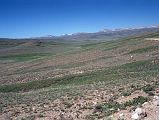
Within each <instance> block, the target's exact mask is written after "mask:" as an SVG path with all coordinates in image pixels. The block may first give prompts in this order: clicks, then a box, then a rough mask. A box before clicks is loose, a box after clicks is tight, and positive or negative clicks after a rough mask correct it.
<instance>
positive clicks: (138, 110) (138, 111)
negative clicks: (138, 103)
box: [135, 107, 145, 115]
mask: <svg viewBox="0 0 159 120" xmlns="http://www.w3.org/2000/svg"><path fill="white" fill-rule="evenodd" d="M135 113H137V114H138V115H141V114H145V110H144V109H142V108H139V107H138V108H136V110H135Z"/></svg>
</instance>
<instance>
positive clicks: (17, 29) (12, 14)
mask: <svg viewBox="0 0 159 120" xmlns="http://www.w3.org/2000/svg"><path fill="white" fill-rule="evenodd" d="M158 12H159V0H0V37H9V38H20V37H35V36H45V35H50V34H51V35H61V34H69V33H76V32H96V31H99V30H102V29H104V28H108V29H114V28H127V27H142V26H151V25H159V13H158Z"/></svg>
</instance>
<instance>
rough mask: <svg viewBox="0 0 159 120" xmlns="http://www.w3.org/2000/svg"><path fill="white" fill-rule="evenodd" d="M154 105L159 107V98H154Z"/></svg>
mask: <svg viewBox="0 0 159 120" xmlns="http://www.w3.org/2000/svg"><path fill="white" fill-rule="evenodd" d="M153 104H154V105H155V106H159V96H154V97H153Z"/></svg>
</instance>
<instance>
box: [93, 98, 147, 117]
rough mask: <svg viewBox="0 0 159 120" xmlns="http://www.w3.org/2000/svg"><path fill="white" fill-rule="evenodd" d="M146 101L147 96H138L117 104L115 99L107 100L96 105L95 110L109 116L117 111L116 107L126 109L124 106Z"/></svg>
mask: <svg viewBox="0 0 159 120" xmlns="http://www.w3.org/2000/svg"><path fill="white" fill-rule="evenodd" d="M147 101H148V98H147V97H143V96H139V97H137V98H134V99H133V100H130V101H127V102H125V103H122V104H119V103H118V102H115V101H109V102H107V103H103V104H98V105H96V107H95V109H96V110H97V111H100V112H103V113H104V115H105V116H109V115H111V114H112V113H114V112H117V110H118V109H126V107H131V106H137V105H141V104H143V103H145V102H147Z"/></svg>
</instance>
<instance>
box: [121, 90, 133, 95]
mask: <svg viewBox="0 0 159 120" xmlns="http://www.w3.org/2000/svg"><path fill="white" fill-rule="evenodd" d="M121 95H122V96H129V95H131V92H127V91H126V92H125V91H124V92H122V93H121Z"/></svg>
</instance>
